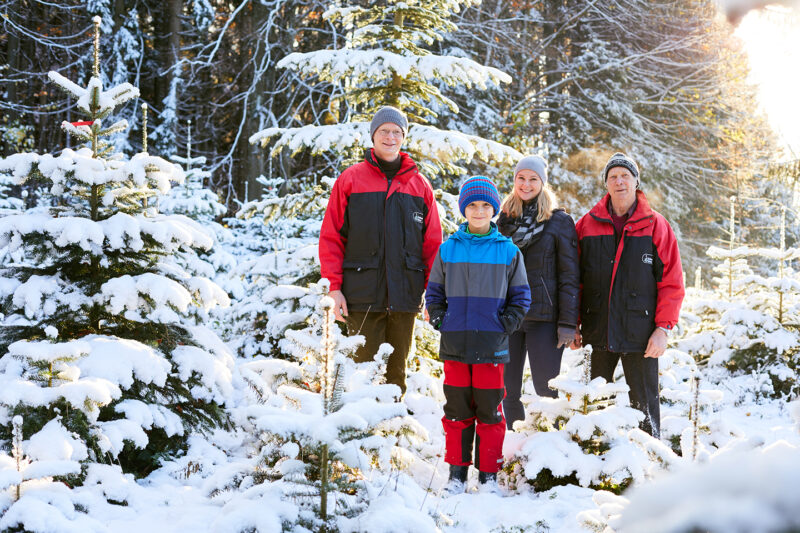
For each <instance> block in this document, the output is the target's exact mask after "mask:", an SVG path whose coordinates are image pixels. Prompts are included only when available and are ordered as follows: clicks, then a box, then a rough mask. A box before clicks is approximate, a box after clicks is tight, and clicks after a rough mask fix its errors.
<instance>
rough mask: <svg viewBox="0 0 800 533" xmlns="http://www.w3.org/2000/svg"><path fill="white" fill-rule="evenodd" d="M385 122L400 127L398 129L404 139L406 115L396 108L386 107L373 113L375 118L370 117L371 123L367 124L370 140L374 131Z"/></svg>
mask: <svg viewBox="0 0 800 533" xmlns="http://www.w3.org/2000/svg"><path fill="white" fill-rule="evenodd" d="M387 122H391V123H392V124H397V125H398V126H400V129H401V130H403V137H404V138H405V136H406V135H408V119H407V118H406V114H405V113H403V112H402V111H400V110H399V109H397V108H396V107H392V106H388V105H387V106H384V107H382V108H380V109H378V111H376V112H375V116H374V117H372V122H370V123H369V138H370V139H372V138H373V137H374V136H375V130H377V129H378V128H380V127H381V125H382V124H386V123H387Z"/></svg>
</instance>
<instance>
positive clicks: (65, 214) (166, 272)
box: [0, 17, 233, 475]
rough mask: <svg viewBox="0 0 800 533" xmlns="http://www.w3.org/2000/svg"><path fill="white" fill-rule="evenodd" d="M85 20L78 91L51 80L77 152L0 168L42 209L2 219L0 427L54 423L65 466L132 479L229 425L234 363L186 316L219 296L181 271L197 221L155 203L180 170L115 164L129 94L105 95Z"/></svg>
mask: <svg viewBox="0 0 800 533" xmlns="http://www.w3.org/2000/svg"><path fill="white" fill-rule="evenodd" d="M94 23H95V55H94V68H93V73H92V76H91V78H90V79H89V82H88V84H87V86H86V87H80V86H78V85H77V84H75V83H73V82H72V81H70V80H68V79H67V78H65V77H64V76H62V75H61V74H58V73H57V72H51V73H50V79H51V80H52V81H53V83H55V84H56V85H57V86H59V87H60V88H61V89H63V90H64V91H66V92H67V93H68V94H69V95H70V96H72V97H73V98H74V99H75V100H76V101H77V109H78V110H79V111H80V112H81V113H82V114H83V116H84V118H85V120H86V123H84V124H77V125H76V124H71V123H68V122H64V123H63V125H62V127H63V128H64V130H65V131H66V132H67V133H68V134H69V135H72V136H74V137H76V138H77V139H78V140H80V141H82V142H85V143H86V144H87V146H85V147H81V148H79V149H77V150H71V149H64V150H63V151H62V152H61V153H60V155H53V154H36V153H25V154H15V155H12V156H10V157H8V158H6V159H4V160H2V161H0V168H2V170H3V171H5V172H9V173H10V174H11V175H13V176H14V178H15V180H16V182H17V183H20V184H21V183H24V182H25V181H26V180H28V179H32V178H35V179H39V180H42V181H43V182H45V183H47V185H48V200H49V203H50V206H49V207H41V208H31V209H28V210H26V211H25V212H22V213H20V214H13V215H8V216H5V217H3V218H2V219H0V246H2V247H3V248H5V249H8V250H10V251H11V252H13V253H15V254H17V255H16V256H15V257H16V259H15V260H14V261H12V262H6V263H5V264H3V265H2V267H3V271H2V276H0V304H1V305H2V328H0V354H2V357H0V391H1V392H0V432H2V437H1V438H3V439H4V442H10V440H9V439H10V434H11V426H12V424H11V420H12V418H13V417H14V416H17V415H20V416H22V417H23V418H24V427H23V432H24V437H25V439H30V440H32V439H34V438H35V436H36V435H38V434H39V433H40V432H42V431H45V430H47V428H49V427H51V424H53V421H54V420H55V421H57V424H58V425H59V426H63V428H65V431H66V432H67V433H68V434H70V435H73V437H72V438H74V439H76V440H77V441H78V443H79V444H76V445H75V446H73V449H74V450H75V451H74V452H73V454H72V457H71V460H78V461H89V462H103V463H108V462H116V463H118V464H121V465H122V467H123V469H125V470H126V471H129V472H134V473H136V474H137V475H141V474H146V473H147V472H149V471H151V470H152V469H153V468H155V467H157V466H158V464H159V462H160V460H161V459H162V458H164V457H166V456H168V455H169V454H172V453H177V452H180V451H181V450H182V449H183V448H185V445H186V440H187V438H188V436H189V434H190V432H192V431H196V430H202V429H203V428H213V427H217V426H221V425H225V424H227V423H228V415H227V414H226V412H225V410H224V407H223V406H224V404H226V402H228V401H229V400H230V395H231V394H232V372H233V358H232V356H231V354H230V353H229V352H228V350H227V348H226V347H225V346H224V345H223V344H222V343H221V342H220V340H219V339H218V338H217V337H216V335H215V334H214V333H213V332H211V331H210V330H209V329H208V328H206V327H204V326H197V325H193V324H192V323H191V322H190V321H189V320H187V317H188V315H189V312H190V310H191V308H192V307H199V308H202V309H210V308H212V307H213V306H215V305H218V304H220V303H226V302H227V295H226V294H225V293H224V291H222V289H220V288H219V287H218V286H217V285H215V284H214V283H213V282H211V281H210V280H208V279H206V278H204V277H200V276H193V275H191V274H189V273H187V272H186V271H185V270H184V269H183V268H181V266H180V264H181V263H180V257H181V256H182V255H183V254H186V253H188V251H189V250H190V249H192V248H207V247H210V246H211V244H212V242H213V240H212V238H211V237H210V236H209V235H208V233H207V232H206V231H205V230H204V228H203V227H202V226H201V224H199V223H196V222H194V221H192V220H191V219H189V218H187V217H185V216H181V215H162V214H159V213H158V211H157V210H156V208H155V205H156V199H157V197H158V196H159V195H162V194H165V193H167V192H168V191H169V188H170V180H174V181H181V180H182V171H181V169H180V167H178V166H175V165H173V164H171V163H169V162H167V161H165V160H163V159H161V158H159V157H155V156H151V155H149V154H148V153H146V152H142V153H138V154H136V155H135V156H133V157H132V158H130V159H127V158H125V157H124V156H121V155H119V154H115V153H113V150H112V146H111V145H109V144H108V142H107V141H106V140H105V139H106V138H108V137H110V136H112V135H114V134H115V133H118V132H122V131H124V130H125V128H126V127H127V123H126V121H124V120H120V121H117V122H115V123H113V124H112V125H110V126H106V125H105V124H104V123H103V121H104V119H106V118H107V117H109V116H111V115H112V113H113V112H114V110H115V109H116V108H117V107H118V106H120V105H121V104H124V103H125V102H127V101H129V100H131V99H133V98H136V96H137V95H138V90H137V89H136V88H135V87H133V86H132V85H130V84H128V83H123V84H122V85H118V86H115V87H111V88H108V89H106V88H104V87H103V83H102V81H101V77H100V73H99V61H98V54H99V46H98V44H99V26H100V24H101V21H100V19H99V18H97V17H96V18H95V19H94ZM80 450H83V451H82V452H80V453H79V451H80ZM82 474H85V472H82Z"/></svg>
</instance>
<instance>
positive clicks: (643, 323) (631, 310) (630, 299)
mask: <svg viewBox="0 0 800 533" xmlns="http://www.w3.org/2000/svg"><path fill="white" fill-rule="evenodd" d="M654 300H655V299H654V298H652V297H650V296H649V295H646V294H641V293H639V292H637V291H630V292H628V294H626V295H625V308H626V309H625V338H626V339H627V340H628V341H630V342H635V343H637V344H643V345H647V340H648V339H649V338H650V334H651V333H653V329H655V327H656V317H655V302H654Z"/></svg>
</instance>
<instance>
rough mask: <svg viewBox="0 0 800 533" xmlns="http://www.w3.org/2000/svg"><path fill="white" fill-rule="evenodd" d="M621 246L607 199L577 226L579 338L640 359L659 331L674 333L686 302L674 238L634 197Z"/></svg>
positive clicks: (642, 197) (638, 195)
mask: <svg viewBox="0 0 800 533" xmlns="http://www.w3.org/2000/svg"><path fill="white" fill-rule="evenodd" d="M636 200H637V205H636V210H635V211H634V212H633V214H632V215H631V216H630V218H629V219H628V221H627V222H626V223H625V227H624V228H623V230H622V236H621V238H620V242H619V246H615V244H614V243H615V239H614V225H613V223H612V221H611V215H610V213H609V212H608V207H607V206H608V202H609V195H608V194H606V195H605V197H603V199H602V200H600V202H598V203H597V205H595V206H594V207H593V208H592V210H591V211H589V212H588V213H587V214H586V215H584V216H583V217H582V218H581V219H580V220H579V221H578V224H577V226H576V229H577V231H578V242H579V244H578V252H579V255H580V269H581V313H580V321H581V335H582V336H583V343H584V344H591V345H592V347H593V348H594V349H596V350H608V351H611V352H634V353H641V352H644V351H645V349H646V348H647V341H648V340H649V338H650V335H651V334H652V333H653V330H654V329H655V328H656V326H661V327H665V328H672V326H674V325H675V324H676V323H677V322H678V315H679V313H680V309H681V303H682V302H683V295H684V288H683V269H682V267H681V257H680V252H679V251H678V242H677V240H676V239H675V233H673V231H672V228H671V227H670V225H669V223H668V222H667V221H666V219H665V218H664V217H663V216H662V215H661V214H659V213H657V212H656V211H653V210H652V209H650V204H648V202H647V198H646V197H645V195H644V193H643V192H642V191H636Z"/></svg>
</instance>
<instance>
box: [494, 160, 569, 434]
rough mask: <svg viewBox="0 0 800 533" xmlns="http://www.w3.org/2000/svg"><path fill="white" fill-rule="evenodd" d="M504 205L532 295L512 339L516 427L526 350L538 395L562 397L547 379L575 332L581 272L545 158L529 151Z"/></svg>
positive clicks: (502, 220)
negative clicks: (548, 182)
mask: <svg viewBox="0 0 800 533" xmlns="http://www.w3.org/2000/svg"><path fill="white" fill-rule="evenodd" d="M500 210H501V213H500V215H499V217H498V218H497V227H498V229H499V230H500V233H502V234H503V235H506V236H508V237H511V239H512V240H513V241H514V244H516V245H517V247H519V249H520V250H521V251H522V255H523V257H524V258H525V269H526V271H527V274H528V284H529V285H530V288H531V299H532V303H531V307H530V309H529V310H528V313H527V315H526V316H525V320H524V321H523V323H522V325H521V326H520V328H519V329H518V330H517V331H516V332H514V333H513V334H511V336H510V337H509V341H508V350H509V356H510V361H509V362H508V364H506V368H505V385H506V398H505V400H503V411H504V412H505V415H506V423H507V425H508V428H509V429H511V427H512V425H513V424H514V421H515V420H523V419H524V418H525V411H524V408H523V407H522V402H520V394H521V389H522V372H523V370H524V368H525V354H526V353H527V354H528V361H529V363H530V368H531V375H532V376H533V386H534V389H535V390H536V394H538V395H539V396H548V397H551V398H555V397H556V396H557V395H556V392H555V391H553V390H551V389H550V388H549V387H548V386H547V382H548V381H549V380H550V379H552V378H554V377H556V376H557V375H558V373H559V371H560V368H561V354H562V353H563V351H564V347H565V346H567V345H569V344H570V343H571V342H572V341H573V339H574V337H575V328H576V325H577V323H578V284H579V279H580V274H579V271H578V236H577V234H576V232H575V222H573V220H572V218H571V217H570V216H569V215H568V214H567V213H566V211H564V210H563V209H559V208H557V207H556V197H555V195H554V194H553V191H552V190H551V189H550V187H549V186H548V185H547V163H546V162H545V160H544V159H542V158H541V157H539V156H536V155H530V156H527V157H525V158H523V159H522V160H520V162H519V163H517V166H516V168H515V169H514V189H513V190H512V191H511V193H510V194H509V195H508V196H507V197H506V198H505V200H503V205H502V206H501V208H500Z"/></svg>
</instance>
